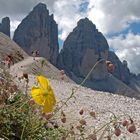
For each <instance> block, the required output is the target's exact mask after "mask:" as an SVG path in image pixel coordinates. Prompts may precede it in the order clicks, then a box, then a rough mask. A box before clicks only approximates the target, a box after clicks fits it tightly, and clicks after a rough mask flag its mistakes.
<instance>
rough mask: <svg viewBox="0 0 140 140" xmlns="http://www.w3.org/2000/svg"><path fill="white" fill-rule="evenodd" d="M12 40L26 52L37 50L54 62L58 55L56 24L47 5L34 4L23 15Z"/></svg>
mask: <svg viewBox="0 0 140 140" xmlns="http://www.w3.org/2000/svg"><path fill="white" fill-rule="evenodd" d="M13 39H14V41H15V42H16V43H17V44H19V45H20V46H21V47H22V48H23V49H24V50H25V51H26V52H27V53H28V54H30V55H31V53H32V51H34V50H36V49H37V50H39V52H40V56H42V57H45V58H47V60H49V61H50V62H51V63H53V64H56V60H57V56H58V53H59V52H58V50H59V45H58V25H57V24H56V22H55V20H54V18H53V14H52V15H49V11H48V10H47V6H46V5H45V4H43V3H39V4H38V5H36V6H35V7H34V8H33V10H32V11H31V12H30V13H29V14H28V16H27V17H25V18H24V19H23V20H22V22H21V23H20V25H19V26H18V28H17V29H16V30H15V33H14V38H13Z"/></svg>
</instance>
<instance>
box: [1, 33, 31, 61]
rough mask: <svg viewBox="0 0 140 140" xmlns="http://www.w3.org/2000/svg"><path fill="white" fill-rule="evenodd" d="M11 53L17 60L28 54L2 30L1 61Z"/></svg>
mask: <svg viewBox="0 0 140 140" xmlns="http://www.w3.org/2000/svg"><path fill="white" fill-rule="evenodd" d="M9 54H10V55H12V56H13V57H14V60H15V62H18V61H20V60H22V59H23V58H26V57H27V56H28V55H27V53H25V52H24V51H23V50H22V49H21V47H19V46H18V45H17V44H16V43H15V42H14V41H12V40H11V39H10V38H9V37H8V36H7V35H5V34H3V33H1V32H0V61H1V62H2V61H4V58H5V56H6V55H9Z"/></svg>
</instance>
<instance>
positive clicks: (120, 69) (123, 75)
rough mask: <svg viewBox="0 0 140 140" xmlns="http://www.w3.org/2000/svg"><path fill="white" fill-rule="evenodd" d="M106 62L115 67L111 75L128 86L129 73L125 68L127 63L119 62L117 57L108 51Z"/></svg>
mask: <svg viewBox="0 0 140 140" xmlns="http://www.w3.org/2000/svg"><path fill="white" fill-rule="evenodd" d="M108 60H109V61H111V62H112V63H113V64H114V66H115V70H114V72H113V75H114V76H115V77H116V78H118V79H119V80H121V81H122V82H124V83H126V84H127V85H128V84H129V83H130V79H131V73H130V71H129V69H128V67H127V61H125V60H124V61H123V62H121V61H120V60H119V58H118V56H117V55H116V54H115V53H114V52H112V51H109V55H108Z"/></svg>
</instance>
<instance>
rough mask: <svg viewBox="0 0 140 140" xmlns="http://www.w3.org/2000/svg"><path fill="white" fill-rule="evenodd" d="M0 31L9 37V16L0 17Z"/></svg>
mask: <svg viewBox="0 0 140 140" xmlns="http://www.w3.org/2000/svg"><path fill="white" fill-rule="evenodd" d="M0 32H2V33H4V34H6V35H7V36H9V37H10V19H9V17H5V18H3V19H2V22H1V23H0Z"/></svg>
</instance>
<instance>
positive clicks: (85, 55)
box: [58, 18, 109, 80]
mask: <svg viewBox="0 0 140 140" xmlns="http://www.w3.org/2000/svg"><path fill="white" fill-rule="evenodd" d="M108 49H109V46H108V44H107V41H106V39H105V38H104V36H103V35H102V33H100V32H98V30H97V29H96V27H95V25H94V24H93V23H92V22H91V21H90V20H89V19H88V18H85V19H81V20H80V21H79V22H78V23H77V27H76V28H74V30H73V32H71V33H70V34H69V35H68V37H67V39H66V40H65V42H64V46H63V49H62V50H61V52H60V54H59V57H58V67H59V68H63V69H65V71H66V72H67V73H68V74H69V75H73V74H74V75H76V76H78V77H81V78H84V77H85V76H86V75H87V74H88V72H89V71H90V70H91V68H92V67H93V65H94V64H95V63H96V62H97V61H98V60H99V59H100V58H103V59H105V60H106V59H107V57H108ZM106 76H107V69H106V64H105V62H103V63H100V64H99V65H98V66H97V67H96V68H95V70H94V72H93V73H92V74H91V76H90V79H91V80H92V79H104V78H105V77H106Z"/></svg>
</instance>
